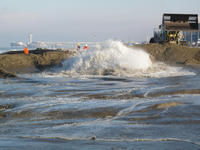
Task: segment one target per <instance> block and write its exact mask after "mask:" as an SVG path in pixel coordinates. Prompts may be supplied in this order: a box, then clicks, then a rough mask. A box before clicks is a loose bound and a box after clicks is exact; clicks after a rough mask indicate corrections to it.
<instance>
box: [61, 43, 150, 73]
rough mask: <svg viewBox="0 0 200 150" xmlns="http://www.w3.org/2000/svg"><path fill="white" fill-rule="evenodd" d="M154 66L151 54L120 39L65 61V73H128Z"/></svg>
mask: <svg viewBox="0 0 200 150" xmlns="http://www.w3.org/2000/svg"><path fill="white" fill-rule="evenodd" d="M151 66H152V61H151V59H150V57H149V55H148V54H147V53H146V52H145V51H143V50H141V49H132V48H128V47H126V46H125V45H123V43H121V42H120V41H112V40H110V41H108V42H107V45H106V47H104V48H102V47H100V46H96V47H94V48H92V49H90V50H88V51H85V52H82V53H80V54H78V55H77V56H76V57H73V58H71V59H70V60H66V61H65V62H63V68H62V69H63V71H62V72H65V74H73V75H126V74H130V73H133V72H135V71H140V72H141V71H145V70H148V69H149V68H150V67H151Z"/></svg>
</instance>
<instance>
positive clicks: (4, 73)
mask: <svg viewBox="0 0 200 150" xmlns="http://www.w3.org/2000/svg"><path fill="white" fill-rule="evenodd" d="M129 47H131V48H133V49H143V50H144V51H146V52H147V53H149V54H150V56H151V58H152V60H153V61H160V62H165V63H168V64H183V65H198V64H200V48H191V47H188V46H184V45H178V44H169V43H168V44H155V43H154V44H141V45H136V46H129ZM74 52H75V51H70V50H63V51H55V50H47V49H36V50H32V51H30V53H29V54H24V53H23V51H21V52H8V53H5V54H1V55H0V78H7V77H17V75H16V74H17V73H34V72H39V71H43V70H45V69H47V68H51V67H54V66H56V65H61V62H62V61H63V60H65V59H70V57H71V56H72V55H73V54H74Z"/></svg>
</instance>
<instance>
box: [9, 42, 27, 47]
mask: <svg viewBox="0 0 200 150" xmlns="http://www.w3.org/2000/svg"><path fill="white" fill-rule="evenodd" d="M24 45H25V44H24V43H22V42H21V41H19V42H15V41H13V42H12V43H11V44H10V46H12V47H13V46H16V47H18V46H24Z"/></svg>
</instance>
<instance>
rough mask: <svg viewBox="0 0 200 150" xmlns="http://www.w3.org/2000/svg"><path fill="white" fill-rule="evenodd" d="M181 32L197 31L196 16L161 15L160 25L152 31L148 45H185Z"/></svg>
mask: <svg viewBox="0 0 200 150" xmlns="http://www.w3.org/2000/svg"><path fill="white" fill-rule="evenodd" d="M183 31H195V32H197V31H199V26H198V15H197V14H168V13H165V14H163V18H162V24H161V25H159V28H158V29H154V37H152V38H151V39H150V43H159V44H162V43H177V44H186V38H185V36H184V35H183Z"/></svg>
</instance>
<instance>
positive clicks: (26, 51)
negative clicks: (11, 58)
mask: <svg viewBox="0 0 200 150" xmlns="http://www.w3.org/2000/svg"><path fill="white" fill-rule="evenodd" d="M24 53H25V54H28V53H29V50H28V48H27V47H26V46H25V48H24Z"/></svg>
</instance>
